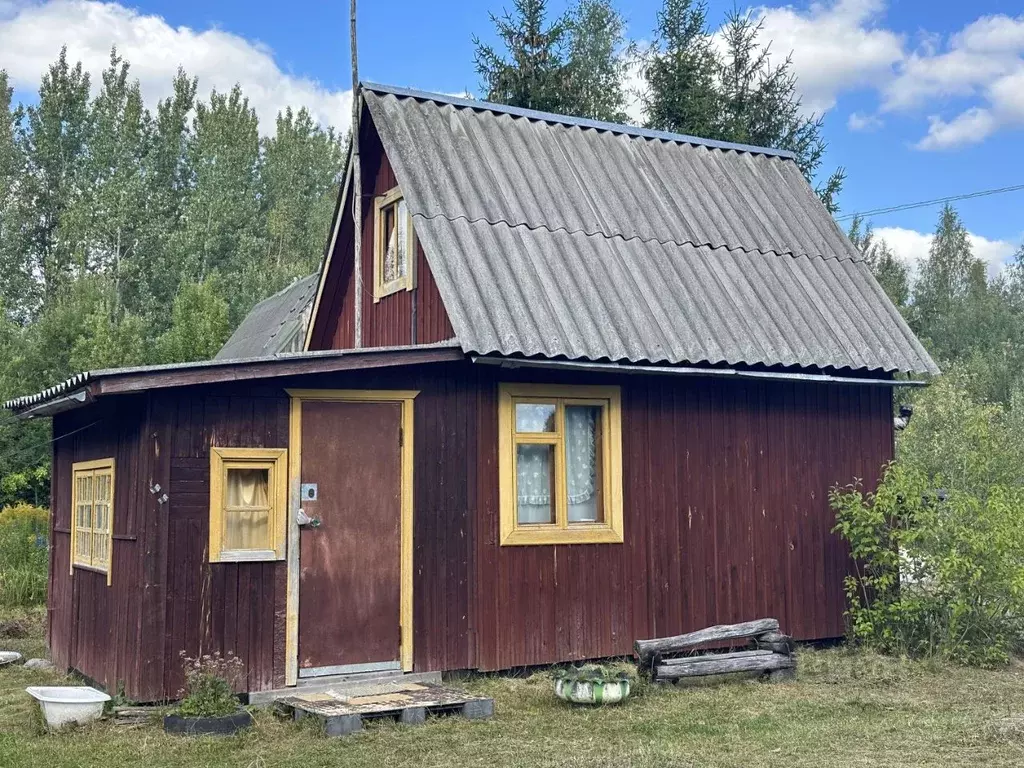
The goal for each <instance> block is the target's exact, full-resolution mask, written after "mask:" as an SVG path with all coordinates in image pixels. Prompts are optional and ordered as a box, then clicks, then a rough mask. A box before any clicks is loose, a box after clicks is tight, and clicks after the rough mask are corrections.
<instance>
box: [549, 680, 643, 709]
mask: <svg viewBox="0 0 1024 768" xmlns="http://www.w3.org/2000/svg"><path fill="white" fill-rule="evenodd" d="M555 695H556V696H557V697H558V698H560V699H561V700H562V701H568V702H570V703H572V704H588V705H592V706H597V705H602V704H618V703H619V702H621V701H624V700H625V699H626V697H627V696H629V680H609V681H606V682H603V683H602V682H584V681H582V680H565V679H559V680H556V681H555Z"/></svg>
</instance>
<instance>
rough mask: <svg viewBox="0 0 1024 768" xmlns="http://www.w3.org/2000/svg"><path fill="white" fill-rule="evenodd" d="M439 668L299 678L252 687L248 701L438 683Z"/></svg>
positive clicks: (265, 703) (265, 702)
mask: <svg viewBox="0 0 1024 768" xmlns="http://www.w3.org/2000/svg"><path fill="white" fill-rule="evenodd" d="M440 682H441V673H440V672H362V673H360V674H357V675H330V676H328V677H306V678H300V679H299V682H298V685H294V686H289V687H287V688H274V689H272V690H269V691H253V692H252V693H250V694H249V704H251V705H252V706H255V707H269V706H270V705H272V704H273V703H274V702H275V701H277V700H279V699H283V698H288V697H289V696H300V695H301V696H304V695H306V694H310V693H327V692H328V691H331V692H335V693H341V694H343V695H345V694H347V692H348V691H349V690H352V689H355V690H357V691H358V690H359V687H360V686H365V685H380V684H386V683H434V684H436V683H440Z"/></svg>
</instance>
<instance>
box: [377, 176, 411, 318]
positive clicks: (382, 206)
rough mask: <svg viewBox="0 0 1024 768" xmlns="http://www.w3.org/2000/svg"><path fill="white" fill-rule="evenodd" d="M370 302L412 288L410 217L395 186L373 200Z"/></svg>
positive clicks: (400, 193) (399, 191)
mask: <svg viewBox="0 0 1024 768" xmlns="http://www.w3.org/2000/svg"><path fill="white" fill-rule="evenodd" d="M373 220H374V224H373V233H374V234H373V238H374V240H373V242H374V246H373V300H374V301H375V302H376V301H380V300H381V299H382V298H384V297H385V296H389V295H390V294H392V293H397V292H398V291H402V290H405V291H411V290H412V289H413V288H414V287H415V285H416V282H415V275H414V274H413V271H414V270H413V264H414V258H413V255H414V252H413V232H412V216H411V215H410V214H409V208H408V206H407V205H406V203H405V198H404V197H403V196H402V190H400V189H399V188H398V187H395V188H394V189H391V190H389V191H388V192H386V193H384V194H383V195H380V196H378V197H377V198H376V200H375V201H374V217H373Z"/></svg>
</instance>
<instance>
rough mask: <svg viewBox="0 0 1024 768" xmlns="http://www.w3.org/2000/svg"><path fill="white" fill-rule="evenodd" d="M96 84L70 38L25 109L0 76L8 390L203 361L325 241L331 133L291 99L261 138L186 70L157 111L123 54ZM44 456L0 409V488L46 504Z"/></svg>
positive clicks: (336, 159) (3, 365) (241, 103)
mask: <svg viewBox="0 0 1024 768" xmlns="http://www.w3.org/2000/svg"><path fill="white" fill-rule="evenodd" d="M98 80H99V81H98V82H97V83H96V87H95V89H94V95H90V91H91V85H92V84H91V83H90V78H89V75H88V74H87V73H86V72H85V71H84V70H83V68H82V66H81V64H78V63H72V62H71V61H70V60H69V59H68V56H67V52H66V50H62V51H61V53H60V55H59V56H58V57H57V60H56V61H55V62H54V63H53V65H52V66H51V67H50V68H49V69H48V70H47V72H46V74H45V75H44V76H43V78H42V81H41V83H40V89H39V97H38V100H37V102H36V103H34V104H31V105H29V106H27V107H21V106H17V105H14V104H12V90H11V87H10V85H9V84H8V79H7V75H6V74H5V73H3V72H0V273H2V274H3V278H2V279H0V400H3V399H6V398H8V397H10V396H13V395H16V394H24V393H25V392H26V391H32V390H38V389H42V388H43V387H47V386H51V385H52V384H54V383H55V382H58V381H61V380H63V379H65V378H67V377H68V376H69V375H71V374H72V373H75V372H77V371H81V370H95V369H98V368H108V367H115V366H121V365H136V364H145V363H156V362H180V361H186V360H195V359H200V358H206V357H210V356H212V355H213V354H214V353H216V351H217V350H218V348H219V347H220V346H221V344H223V342H224V341H225V340H226V339H227V337H228V335H230V333H231V330H232V328H234V327H235V325H237V323H238V322H239V321H241V319H242V318H243V317H244V316H245V315H246V314H247V313H248V311H249V309H250V308H251V307H252V305H253V304H255V303H256V302H257V301H260V300H262V299H263V298H265V297H266V296H268V295H270V294H272V293H275V292H276V291H278V290H280V289H281V288H283V287H285V286H286V285H287V284H288V283H289V282H290V281H291V280H293V279H294V278H296V277H299V276H301V275H306V274H309V273H310V272H311V271H313V270H314V269H315V268H316V265H317V263H318V261H319V259H320V257H321V255H322V253H323V244H324V242H325V241H326V237H327V230H328V228H329V219H330V216H331V213H332V211H333V204H334V200H335V197H336V194H337V184H338V180H339V176H340V172H341V166H342V162H343V143H342V141H341V140H340V139H339V137H338V136H337V134H336V133H335V132H334V130H333V129H332V128H329V127H327V128H324V127H321V126H319V125H317V124H316V123H315V122H314V121H313V119H312V118H311V117H310V115H309V113H308V112H307V111H306V110H304V109H301V108H300V109H299V110H298V111H293V110H286V111H285V112H283V113H282V114H281V115H279V116H278V119H277V123H276V125H275V126H274V128H276V132H274V133H272V134H271V135H262V136H261V133H260V125H259V122H258V120H257V117H256V114H255V112H254V110H253V109H252V107H251V106H250V104H249V102H248V100H247V99H246V97H245V94H244V93H242V91H241V89H240V88H237V87H236V88H234V89H232V90H231V91H229V92H227V93H219V92H216V91H214V92H213V93H211V94H210V95H209V97H208V98H206V99H202V98H199V97H198V95H197V93H198V86H197V82H196V80H195V78H193V77H190V76H189V75H188V74H187V73H186V72H184V71H182V70H179V72H178V73H177V75H176V77H175V78H174V80H173V83H172V91H171V95H170V96H168V97H167V98H165V99H163V100H162V101H160V102H159V103H158V104H157V105H156V107H155V110H153V111H151V110H150V109H148V108H147V107H146V105H145V103H144V101H143V98H142V94H141V91H140V88H139V84H138V82H137V81H136V80H135V79H134V78H133V77H132V74H131V67H130V65H129V63H128V62H127V61H125V60H124V59H123V58H122V57H121V56H120V55H119V54H118V53H117V51H116V49H115V50H112V51H111V54H110V59H109V62H108V65H107V67H106V69H105V70H104V71H103V72H102V73H101V76H100V77H99V78H98ZM49 454H50V444H49V435H48V430H47V427H46V425H45V423H42V422H29V423H20V422H15V421H14V420H13V419H12V418H11V416H10V414H8V413H6V412H5V413H2V414H0V499H3V500H4V502H5V503H6V502H8V501H13V500H14V499H15V498H24V499H26V500H29V501H32V502H33V503H45V502H46V498H45V497H46V493H47V491H46V489H45V488H40V487H39V486H38V483H37V482H36V478H37V477H38V476H39V471H40V470H43V471H45V468H46V464H47V462H48V456H49ZM4 489H6V490H4Z"/></svg>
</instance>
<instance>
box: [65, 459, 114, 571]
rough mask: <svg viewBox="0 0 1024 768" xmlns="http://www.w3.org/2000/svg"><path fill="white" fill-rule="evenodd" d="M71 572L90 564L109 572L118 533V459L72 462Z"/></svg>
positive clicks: (89, 567) (96, 569) (89, 568)
mask: <svg viewBox="0 0 1024 768" xmlns="http://www.w3.org/2000/svg"><path fill="white" fill-rule="evenodd" d="M71 475H72V480H71V482H72V488H71V509H72V520H71V553H72V554H71V573H72V575H73V574H74V572H75V568H86V569H88V570H91V571H99V572H100V573H105V574H107V584H108V585H109V584H110V560H111V553H112V551H113V535H114V460H113V459H98V460H96V461H80V462H76V463H75V464H72V465H71Z"/></svg>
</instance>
